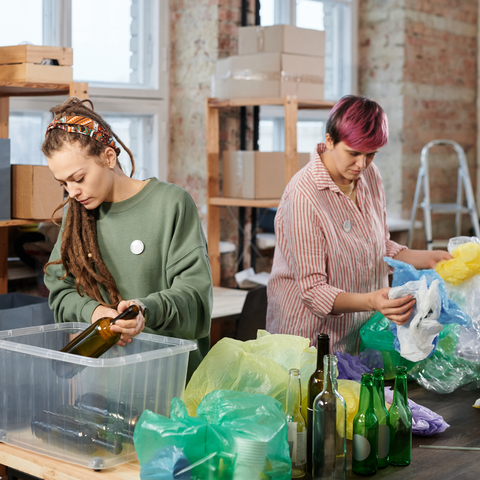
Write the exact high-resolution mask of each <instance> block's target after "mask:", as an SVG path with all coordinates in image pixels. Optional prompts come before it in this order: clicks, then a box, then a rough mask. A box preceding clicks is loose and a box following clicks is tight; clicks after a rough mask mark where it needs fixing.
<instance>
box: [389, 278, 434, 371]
mask: <svg viewBox="0 0 480 480" xmlns="http://www.w3.org/2000/svg"><path fill="white" fill-rule="evenodd" d="M438 287H439V281H438V280H436V279H435V280H433V281H432V283H431V284H430V286H429V287H428V286H427V280H426V278H425V277H422V278H421V279H420V280H414V281H410V282H407V283H405V284H404V285H401V286H399V287H395V288H392V289H391V290H390V291H389V292H388V298H401V297H405V296H407V295H412V296H413V298H415V305H414V306H413V313H412V315H411V317H410V319H409V320H408V322H407V323H404V324H403V325H396V330H397V340H398V346H399V347H400V355H401V356H402V357H403V358H406V359H407V360H410V361H411V362H419V361H421V360H423V359H425V358H427V357H428V356H429V355H431V354H432V353H433V351H434V350H435V347H436V346H437V343H438V334H439V333H440V332H441V331H442V328H443V325H442V324H441V323H439V322H438V320H437V319H438V318H439V317H440V311H441V308H442V307H441V297H440V294H439V288H438ZM395 346H396V345H395Z"/></svg>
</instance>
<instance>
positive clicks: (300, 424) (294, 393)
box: [285, 368, 307, 478]
mask: <svg viewBox="0 0 480 480" xmlns="http://www.w3.org/2000/svg"><path fill="white" fill-rule="evenodd" d="M301 404H302V386H301V384H300V370H298V369H297V368H291V369H290V371H289V372H288V388H287V399H286V403H285V416H286V417H287V426H288V446H289V448H290V458H291V460H292V478H301V477H304V476H305V473H306V467H307V423H306V422H305V418H304V417H303V414H302V410H301V408H300V407H301Z"/></svg>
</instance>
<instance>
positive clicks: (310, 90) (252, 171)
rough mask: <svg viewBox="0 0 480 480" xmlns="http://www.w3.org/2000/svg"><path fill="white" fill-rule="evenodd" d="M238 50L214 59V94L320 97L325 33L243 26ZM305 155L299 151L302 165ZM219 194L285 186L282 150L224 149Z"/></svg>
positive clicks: (268, 194) (267, 193)
mask: <svg viewBox="0 0 480 480" xmlns="http://www.w3.org/2000/svg"><path fill="white" fill-rule="evenodd" d="M238 53H239V54H238V55H235V56H232V57H228V58H224V59H221V60H218V61H217V71H216V75H215V81H214V86H215V88H214V96H216V97H217V98H219V99H221V100H224V99H235V98H259V97H268V98H272V97H275V98H283V97H284V96H286V95H295V96H296V97H297V99H298V100H323V90H324V87H323V81H324V76H325V61H324V60H325V32H322V31H319V30H309V29H305V28H298V27H294V26H291V25H274V26H271V27H242V28H240V29H239V44H238ZM309 158H310V154H308V153H300V154H299V155H298V166H299V168H300V169H301V168H303V167H304V166H305V165H306V164H307V163H308V161H309ZM222 159H223V175H222V178H223V196H224V197H233V198H246V199H256V200H266V199H278V198H280V197H281V196H282V194H283V191H284V190H285V154H284V153H283V152H257V151H225V152H223V155H222Z"/></svg>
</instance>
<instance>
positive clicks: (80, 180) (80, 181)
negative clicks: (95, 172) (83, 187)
mask: <svg viewBox="0 0 480 480" xmlns="http://www.w3.org/2000/svg"><path fill="white" fill-rule="evenodd" d="M84 178H85V177H82V178H80V179H78V180H75V183H82V182H83V179H84Z"/></svg>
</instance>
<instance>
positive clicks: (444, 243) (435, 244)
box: [430, 240, 448, 248]
mask: <svg viewBox="0 0 480 480" xmlns="http://www.w3.org/2000/svg"><path fill="white" fill-rule="evenodd" d="M430 245H431V246H432V248H436V247H448V240H434V241H433V242H432V243H431V244H430Z"/></svg>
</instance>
